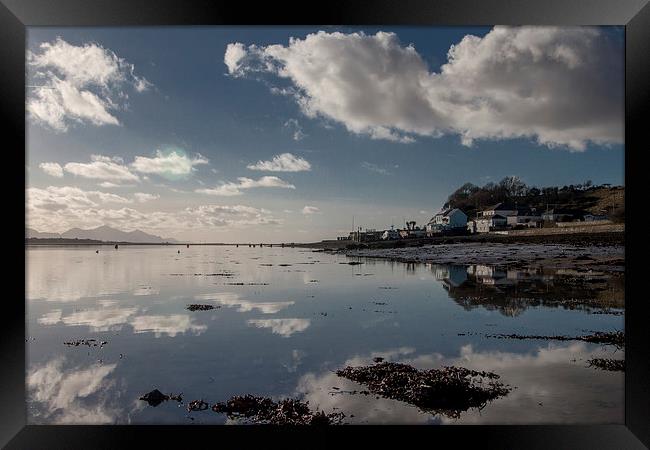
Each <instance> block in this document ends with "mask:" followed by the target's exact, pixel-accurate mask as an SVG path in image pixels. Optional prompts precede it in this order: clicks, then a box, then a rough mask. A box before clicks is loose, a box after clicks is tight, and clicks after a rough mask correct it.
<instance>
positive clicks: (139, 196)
mask: <svg viewBox="0 0 650 450" xmlns="http://www.w3.org/2000/svg"><path fill="white" fill-rule="evenodd" d="M133 197H135V199H136V200H137V201H138V202H139V203H145V202H149V201H151V200H156V199H159V198H160V195H158V194H147V193H146V192H136V193H135V194H133Z"/></svg>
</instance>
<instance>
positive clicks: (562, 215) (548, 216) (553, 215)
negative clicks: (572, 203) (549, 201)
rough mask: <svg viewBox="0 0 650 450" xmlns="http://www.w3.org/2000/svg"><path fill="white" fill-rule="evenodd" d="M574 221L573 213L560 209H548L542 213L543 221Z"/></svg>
mask: <svg viewBox="0 0 650 450" xmlns="http://www.w3.org/2000/svg"><path fill="white" fill-rule="evenodd" d="M572 219H573V213H571V212H569V211H562V210H559V209H547V210H546V211H544V212H543V213H542V220H544V221H546V222H569V221H570V220H572Z"/></svg>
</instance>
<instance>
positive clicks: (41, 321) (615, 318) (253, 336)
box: [26, 246, 624, 424]
mask: <svg viewBox="0 0 650 450" xmlns="http://www.w3.org/2000/svg"><path fill="white" fill-rule="evenodd" d="M178 249H180V254H178V253H177V250H178ZM26 259H27V285H26V291H27V315H28V331H27V333H28V336H26V340H27V361H28V368H27V382H28V393H29V402H28V420H29V422H30V423H180V424H189V423H193V424H198V423H227V422H228V420H227V419H226V417H225V416H223V415H221V414H217V413H214V412H212V411H210V410H208V411H202V412H191V413H188V412H187V410H186V409H185V405H179V404H178V403H176V402H173V401H169V402H165V403H162V404H161V405H159V406H157V407H152V406H149V405H147V403H145V402H144V401H140V400H138V398H139V397H140V396H141V395H143V394H145V393H147V392H149V391H151V390H153V389H155V388H156V389H159V390H160V391H162V392H164V393H179V392H182V394H183V399H184V400H185V403H187V402H189V401H191V400H195V399H201V398H202V399H204V400H206V401H208V402H210V403H211V404H212V403H214V402H217V401H224V400H226V399H228V398H229V397H230V396H232V395H238V394H247V393H252V394H257V395H265V396H271V397H274V398H278V397H285V396H292V397H299V398H302V399H304V400H308V401H309V404H310V406H311V407H312V409H316V408H318V409H321V410H325V411H326V412H331V411H342V412H344V413H345V414H346V415H347V416H348V417H347V422H349V423H433V424H435V423H505V424H511V423H622V422H623V398H624V386H623V381H624V376H623V373H622V372H607V371H602V370H597V369H595V368H592V367H588V364H587V360H589V359H591V358H594V357H612V358H623V354H622V351H620V350H618V351H616V350H615V349H614V348H612V347H609V346H601V345H592V344H587V343H583V342H580V341H568V342H553V341H535V340H509V339H495V338H490V337H487V336H486V335H489V334H496V333H519V334H538V335H544V334H553V335H557V334H566V335H581V334H586V333H588V332H592V331H614V330H622V329H623V320H624V319H623V316H622V315H611V314H593V312H594V309H593V308H592V306H593V305H592V301H593V299H594V298H600V299H601V300H602V299H606V301H610V300H611V299H613V300H612V301H613V306H617V305H618V306H621V305H622V292H623V291H622V281H620V280H619V281H618V282H616V283H612V282H607V283H605V284H604V285H603V284H602V283H600V284H599V283H592V284H585V286H587V285H588V286H590V290H586V288H585V287H584V286H582V285H578V288H576V287H575V286H576V285H575V278H576V277H575V274H570V273H569V274H558V273H544V274H541V273H527V272H514V271H510V272H507V271H502V270H499V269H498V268H491V267H485V266H469V267H467V266H441V265H425V264H419V265H412V264H409V265H407V264H402V263H391V262H387V261H381V260H361V261H363V264H361V265H348V264H347V262H348V261H350V259H348V258H346V257H345V256H342V255H329V254H327V253H317V252H312V251H310V250H305V249H290V248H284V249H282V248H259V247H258V248H248V247H239V248H235V247H212V246H193V247H190V248H185V247H175V246H169V247H162V246H161V247H154V246H132V247H121V248H120V249H119V250H114V249H113V248H111V247H101V250H100V253H99V254H96V253H95V248H94V247H89V248H83V247H68V248H28V249H27V250H26ZM567 280H574V281H573V282H572V283H573V284H571V283H569V282H568V281H567ZM591 287H593V289H592V288H591ZM566 298H571V299H572V302H573V303H572V304H573V308H572V309H568V308H565V307H563V306H561V305H558V300H562V299H566ZM617 302H618V303H617ZM190 303H201V304H211V305H214V306H215V307H216V306H220V307H219V308H217V309H213V310H210V311H194V312H191V311H188V310H187V309H186V307H187V305H188V304H190ZM90 338H93V339H97V340H98V341H107V344H105V345H104V346H103V348H99V347H87V346H79V347H69V346H65V345H64V344H63V343H64V342H66V341H70V340H75V339H90ZM377 356H381V357H384V358H386V360H389V361H398V362H405V363H409V364H412V365H414V366H416V367H419V368H437V367H440V366H442V365H458V366H464V367H468V368H473V369H479V370H490V371H494V372H496V373H497V374H499V375H501V379H502V381H503V382H504V383H507V384H509V385H511V386H514V387H516V389H514V390H513V391H512V392H511V393H510V394H509V395H507V396H506V397H503V398H500V399H497V400H495V401H494V402H492V403H489V404H488V405H487V406H486V407H485V408H484V409H482V410H481V411H478V410H469V411H467V412H465V413H463V414H462V415H461V417H460V419H451V418H448V417H445V416H434V415H431V414H425V413H422V412H420V411H419V410H418V409H417V408H415V407H412V406H410V405H408V404H406V403H402V402H398V401H393V400H389V399H383V398H382V399H377V398H376V397H374V396H365V395H354V394H348V393H345V392H344V391H350V390H355V389H363V388H362V387H361V386H360V385H357V384H355V383H353V382H351V381H348V380H345V379H343V378H339V377H337V376H336V374H335V373H334V372H333V371H334V370H336V369H338V368H341V367H343V366H345V365H362V364H371V363H372V360H373V358H374V357H377ZM333 388H339V389H338V390H337V389H333ZM342 391H343V392H342ZM350 416H353V417H350Z"/></svg>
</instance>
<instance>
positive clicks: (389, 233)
mask: <svg viewBox="0 0 650 450" xmlns="http://www.w3.org/2000/svg"><path fill="white" fill-rule="evenodd" d="M399 238H400V235H399V231H397V230H394V229H392V228H391V229H390V230H386V231H384V232H383V234H382V235H381V239H382V240H384V241H393V240H395V239H399Z"/></svg>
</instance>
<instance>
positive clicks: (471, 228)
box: [467, 220, 476, 234]
mask: <svg viewBox="0 0 650 450" xmlns="http://www.w3.org/2000/svg"><path fill="white" fill-rule="evenodd" d="M467 231H469V232H470V233H472V234H474V233H476V220H468V221H467Z"/></svg>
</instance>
